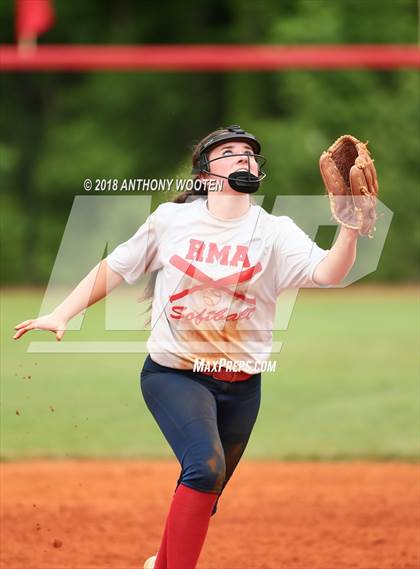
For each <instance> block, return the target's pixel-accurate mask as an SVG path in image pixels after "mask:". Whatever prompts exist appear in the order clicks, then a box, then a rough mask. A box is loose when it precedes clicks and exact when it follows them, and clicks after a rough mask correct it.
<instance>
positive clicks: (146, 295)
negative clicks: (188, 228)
mask: <svg viewBox="0 0 420 569" xmlns="http://www.w3.org/2000/svg"><path fill="white" fill-rule="evenodd" d="M228 132H229V131H228V130H227V128H223V127H221V128H218V129H216V130H214V131H213V132H210V134H208V135H207V136H205V137H204V138H202V139H201V140H200V141H199V142H197V143H196V144H195V145H194V147H193V150H192V156H191V163H192V166H195V164H196V163H197V162H198V159H199V156H200V149H201V148H202V146H203V145H204V144H206V142H207V141H208V140H210V138H213V137H214V136H217V135H218V134H224V133H228ZM199 177H200V174H196V175H195V176H194V177H193V179H194V180H197V179H198V178H199ZM193 186H194V187H193V188H192V189H191V190H187V191H185V192H181V193H178V194H177V195H176V196H175V198H174V199H173V200H171V201H172V202H174V203H186V202H187V201H188V200H189V198H190V197H194V196H206V195H207V187H206V186H205V185H204V184H201V187H200V188H199V189H196V184H194V185H193ZM156 277H157V271H153V272H152V273H151V274H150V277H149V279H148V281H147V283H146V285H145V287H144V291H143V294H141V295H140V297H139V299H138V301H139V302H143V301H145V300H149V299H153V294H154V291H155V283H156ZM151 308H152V303H151V302H150V303H149V305H148V307H147V308H146V310H145V312H144V313H143V314H149V317H148V319H147V321H146V322H145V324H150V322H151V314H150V312H151Z"/></svg>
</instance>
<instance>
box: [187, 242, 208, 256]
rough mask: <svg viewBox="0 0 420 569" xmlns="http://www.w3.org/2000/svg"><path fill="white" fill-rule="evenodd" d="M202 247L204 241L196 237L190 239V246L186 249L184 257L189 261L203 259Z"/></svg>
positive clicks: (203, 246)
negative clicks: (186, 252)
mask: <svg viewBox="0 0 420 569" xmlns="http://www.w3.org/2000/svg"><path fill="white" fill-rule="evenodd" d="M204 248H205V244H204V241H199V240H198V239H190V248H189V250H188V254H187V257H186V258H187V259H189V260H190V261H203V251H204Z"/></svg>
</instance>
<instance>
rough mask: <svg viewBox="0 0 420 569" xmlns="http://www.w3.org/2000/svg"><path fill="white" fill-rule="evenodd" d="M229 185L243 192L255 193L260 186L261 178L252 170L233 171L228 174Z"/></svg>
mask: <svg viewBox="0 0 420 569" xmlns="http://www.w3.org/2000/svg"><path fill="white" fill-rule="evenodd" d="M228 182H229V186H230V187H231V188H232V189H233V190H236V191H237V192H241V193H242V194H254V193H255V192H256V191H257V190H258V188H259V187H260V179H259V177H257V176H254V174H251V172H243V171H241V172H232V174H229V176H228Z"/></svg>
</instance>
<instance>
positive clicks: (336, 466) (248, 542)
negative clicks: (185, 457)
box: [0, 461, 420, 569]
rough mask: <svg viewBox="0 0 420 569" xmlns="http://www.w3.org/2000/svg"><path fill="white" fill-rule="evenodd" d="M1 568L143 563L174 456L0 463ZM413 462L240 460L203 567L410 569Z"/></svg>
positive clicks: (128, 568)
mask: <svg viewBox="0 0 420 569" xmlns="http://www.w3.org/2000/svg"><path fill="white" fill-rule="evenodd" d="M1 470H2V479H1V494H2V512H1V513H2V520H1V533H2V539H1V542H2V557H1V564H0V566H1V568H2V569H6V568H7V569H35V568H36V569H64V568H66V569H67V568H68V569H100V568H101V569H102V568H112V569H139V568H142V567H143V561H144V559H145V558H146V557H148V556H149V555H152V554H154V553H155V552H156V548H157V546H158V544H159V540H160V534H161V531H162V527H163V523H164V519H165V516H166V511H167V508H168V505H169V501H170V499H171V496H172V492H173V490H174V487H175V482H176V479H177V477H178V474H179V472H178V466H177V464H176V463H173V462H147V461H146V462H140V461H118V462H111V461H49V462H47V461H45V462H19V463H3V464H2V465H1ZM419 497H420V493H419V471H418V467H417V466H416V465H414V464H411V465H410V464H396V463H385V464H379V463H370V464H369V463H274V462H273V463H268V462H246V461H244V462H243V463H242V464H241V465H240V466H239V468H238V471H237V472H236V473H235V475H234V477H233V479H232V480H231V482H230V483H229V486H228V487H227V488H226V491H225V493H224V495H223V497H222V499H221V500H220V505H219V511H218V513H217V514H216V516H214V517H213V518H212V520H211V524H210V530H209V534H208V538H207V541H206V544H205V547H204V550H203V553H202V555H201V559H200V563H199V567H200V569H251V568H253V569H342V568H343V569H344V568H357V569H388V568H393V569H405V568H407V569H408V568H412V569H418V567H419V562H420V559H419V527H420V526H419V524H420V519H419V506H418V501H419Z"/></svg>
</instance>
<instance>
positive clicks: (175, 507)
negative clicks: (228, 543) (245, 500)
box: [155, 484, 218, 569]
mask: <svg viewBox="0 0 420 569" xmlns="http://www.w3.org/2000/svg"><path fill="white" fill-rule="evenodd" d="M217 496H218V494H210V493H208V492H200V491H198V490H194V489H192V488H189V487H188V486H184V485H183V484H180V485H179V486H178V489H177V491H176V493H175V496H174V497H173V499H172V503H171V507H170V510H169V514H168V518H167V520H166V526H165V531H164V536H163V539H162V544H161V546H160V549H159V554H158V558H157V560H156V563H155V569H195V566H196V564H197V561H198V558H199V556H200V552H201V549H202V547H203V544H204V540H205V538H206V534H207V530H208V527H209V522H210V516H211V512H212V510H213V506H214V503H215V501H216V499H217ZM165 537H166V539H165ZM165 557H166V560H165ZM165 561H166V564H165Z"/></svg>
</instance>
